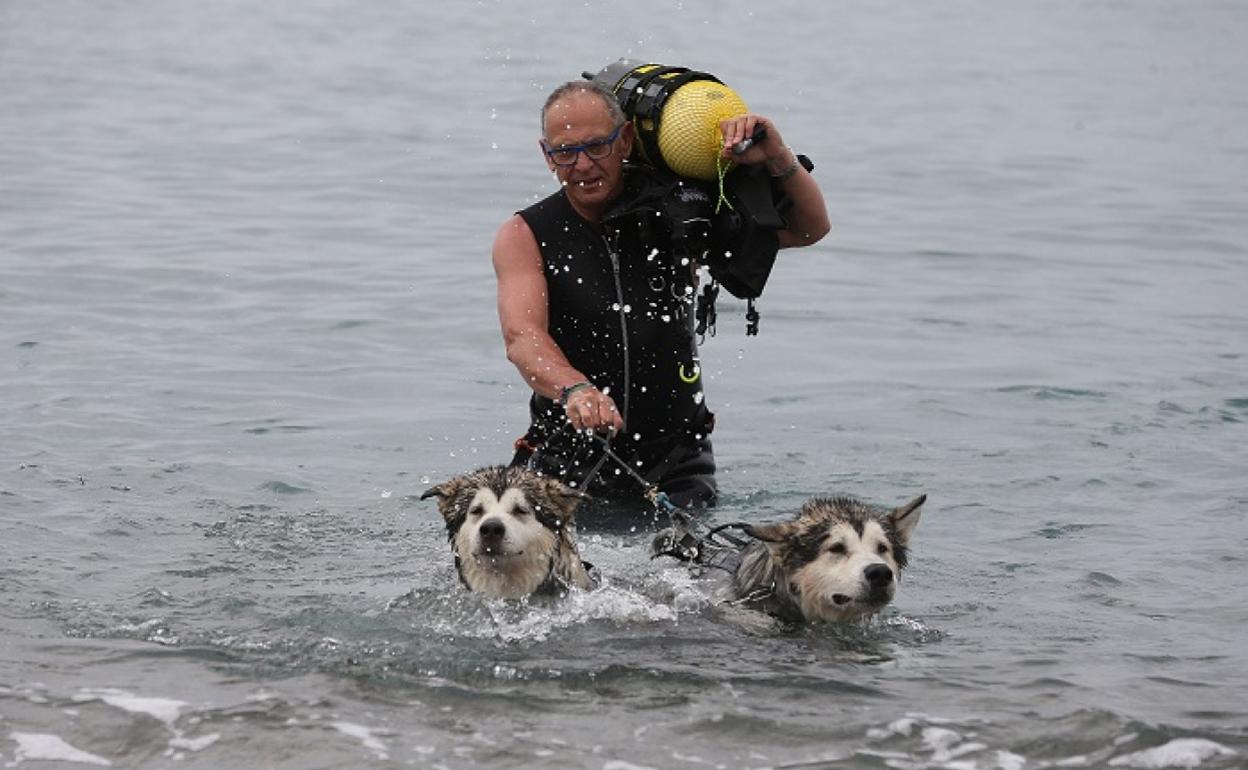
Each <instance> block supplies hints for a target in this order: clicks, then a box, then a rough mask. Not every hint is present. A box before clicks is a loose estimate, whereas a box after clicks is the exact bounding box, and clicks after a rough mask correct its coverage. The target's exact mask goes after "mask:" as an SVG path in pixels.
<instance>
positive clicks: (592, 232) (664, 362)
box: [513, 172, 716, 505]
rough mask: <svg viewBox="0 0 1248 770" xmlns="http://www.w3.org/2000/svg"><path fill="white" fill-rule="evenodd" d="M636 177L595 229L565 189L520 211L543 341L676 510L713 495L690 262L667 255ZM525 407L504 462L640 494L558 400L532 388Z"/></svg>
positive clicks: (608, 491)
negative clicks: (598, 399) (540, 297)
mask: <svg viewBox="0 0 1248 770" xmlns="http://www.w3.org/2000/svg"><path fill="white" fill-rule="evenodd" d="M644 183H645V180H644V178H642V177H641V174H640V173H639V172H637V173H633V174H630V175H628V176H626V178H625V190H624V192H623V193H621V195H620V197H619V199H617V202H616V204H615V205H613V207H612V209H611V210H610V211H608V213H607V214H606V216H604V217H603V221H602V224H601V225H596V224H593V223H591V222H588V221H586V220H585V219H583V218H581V216H580V215H579V214H577V213H576V211H575V209H573V208H572V205H571V203H569V202H568V199H567V196H566V195H564V193H563V191H562V190H560V191H559V192H557V193H555V194H553V195H551V196H550V197H548V198H546V199H544V200H542V201H540V202H538V203H536V204H534V205H532V206H530V207H529V208H527V209H525V210H523V211H521V212H519V213H520V216H521V218H523V219H524V221H525V223H526V224H528V226H529V228H530V229H531V230H532V231H533V235H534V236H535V237H536V239H537V243H538V246H539V248H540V250H541V254H542V264H543V267H544V268H545V273H546V285H547V300H548V308H549V326H548V331H549V333H550V335H551V337H552V338H553V339H554V341H555V343H556V344H557V345H558V346H559V349H560V350H561V351H563V353H564V355H565V356H567V358H568V360H569V362H571V364H572V366H574V367H576V369H578V370H579V371H580V372H581V373H582V374H584V375H585V376H586V378H587V379H588V380H589V381H590V382H592V383H593V384H594V385H595V386H597V387H598V388H599V389H600V390H602V391H604V392H606V393H608V394H609V395H610V396H611V398H612V399H614V401H615V403H616V406H617V407H618V408H619V409H620V411H621V414H622V416H623V418H624V425H625V427H624V430H623V431H622V433H621V434H620V435H619V436H616V437H615V439H613V440H612V442H611V449H612V452H613V453H614V454H615V455H617V456H618V457H620V458H622V459H624V460H626V461H628V463H629V465H630V467H631V468H632V469H633V470H635V471H637V472H638V473H640V474H641V475H642V476H644V477H645V478H646V479H647V481H649V482H651V483H657V484H658V485H659V488H660V489H661V490H662V491H664V492H666V493H667V494H668V497H669V498H670V499H672V501H673V502H675V503H677V504H678V505H688V504H693V505H707V504H710V503H712V502H713V500H714V496H715V490H716V487H715V479H714V473H715V460H714V456H713V454H712V451H711V444H710V439H709V438H708V434H709V433H710V430H711V428H712V427H713V416H712V415H711V413H710V412H709V411H708V410H707V408H706V405H705V404H704V403H703V393H702V377H701V367H700V364H699V363H698V354H697V344H696V340H695V335H694V326H693V307H694V294H695V287H694V268H693V267H692V265H691V264H690V262H689V260H688V259H686V258H684V257H681V256H679V255H676V254H674V253H673V250H672V248H671V247H670V245H669V244H670V238H669V237H668V234H667V226H666V223H665V222H664V220H663V218H662V217H661V216H659V215H658V209H657V208H656V207H655V206H653V205H652V204H649V203H646V202H645V200H644V196H638V195H636V194H635V188H636V187H638V186H639V185H644ZM639 197H640V198H641V202H639V200H638V199H639ZM530 414H531V417H532V424H531V426H530V428H529V432H528V434H527V435H526V436H525V438H524V439H522V440H521V441H520V442H517V447H518V451H517V455H516V459H515V460H513V463H521V462H526V461H529V460H530V455H533V454H535V455H536V456H535V457H533V459H532V462H533V463H534V464H535V465H536V467H537V468H538V469H540V470H542V471H543V472H546V473H549V474H551V475H557V476H559V477H561V478H562V479H564V480H565V481H567V482H569V483H574V484H576V485H577V486H578V487H582V488H584V489H585V490H586V491H587V492H589V493H590V494H591V495H596V496H597V495H605V496H607V497H615V496H620V495H627V494H630V493H632V494H635V493H637V492H640V491H642V490H641V487H640V484H639V482H638V481H637V480H636V479H634V478H633V477H632V476H631V475H630V474H628V473H626V472H623V471H621V470H619V469H618V467H617V464H616V462H615V461H614V460H612V459H611V458H609V457H607V456H606V455H605V453H604V452H603V451H602V450H601V444H600V443H599V442H598V441H597V440H595V439H593V438H591V437H588V436H584V435H583V434H579V433H577V432H575V431H574V430H573V429H572V427H571V426H570V424H569V423H568V422H567V418H566V417H565V415H564V410H563V407H562V406H559V405H558V404H556V403H554V402H553V401H551V400H550V399H548V398H545V397H542V396H539V395H537V394H534V395H533V398H532V399H531V401H530ZM534 450H535V451H534Z"/></svg>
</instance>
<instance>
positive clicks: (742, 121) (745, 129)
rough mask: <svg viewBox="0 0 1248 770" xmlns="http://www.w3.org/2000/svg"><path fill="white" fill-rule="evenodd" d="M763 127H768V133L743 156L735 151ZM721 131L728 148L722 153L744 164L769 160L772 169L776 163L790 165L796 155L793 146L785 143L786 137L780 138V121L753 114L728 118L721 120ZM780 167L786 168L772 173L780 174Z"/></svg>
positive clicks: (725, 146) (767, 161) (725, 145)
mask: <svg viewBox="0 0 1248 770" xmlns="http://www.w3.org/2000/svg"><path fill="white" fill-rule="evenodd" d="M759 126H762V127H763V128H765V129H767V134H766V136H764V137H763V138H762V140H761V141H759V142H757V143H755V144H754V145H752V146H751V147H750V148H749V149H748V150H746V151H745V152H743V153H741V154H740V155H737V154H736V153H734V152H733V151H732V148H733V147H736V146H737V145H738V144H739V143H741V142H742V141H744V140H746V139H748V138H750V137H752V136H754V131H755V130H756V129H757V128H758V127H759ZM719 130H720V132H721V133H723V135H724V148H723V151H722V152H721V153H720V154H721V155H722V156H723V157H725V158H727V159H729V160H734V161H736V162H737V163H740V164H742V165H744V166H749V165H753V164H755V163H764V162H766V163H768V169H769V170H771V166H772V165H780V164H786V165H787V163H788V162H789V161H790V160H791V159H792V157H793V154H792V153H791V152H790V151H789V148H788V147H786V146H785V144H784V139H782V138H781V137H780V131H779V130H778V129H777V128H776V124H775V123H772V122H771V121H770V120H768V119H767V118H765V117H763V116H762V115H753V114H749V115H738V116H737V117H735V118H725V119H724V120H721V121H719ZM780 170H782V169H776V170H772V173H778V172H779V171H780Z"/></svg>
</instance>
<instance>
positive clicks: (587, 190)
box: [542, 91, 633, 219]
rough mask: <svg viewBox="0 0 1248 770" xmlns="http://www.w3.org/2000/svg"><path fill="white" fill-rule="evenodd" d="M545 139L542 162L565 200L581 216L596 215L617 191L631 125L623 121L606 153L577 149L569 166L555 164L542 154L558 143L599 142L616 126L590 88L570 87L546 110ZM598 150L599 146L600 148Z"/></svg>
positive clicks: (578, 144) (601, 211)
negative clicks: (592, 153)
mask: <svg viewBox="0 0 1248 770" xmlns="http://www.w3.org/2000/svg"><path fill="white" fill-rule="evenodd" d="M545 128H546V142H545V144H544V145H543V147H542V153H543V155H545V157H546V165H547V166H548V167H549V168H550V170H551V171H553V172H554V173H555V175H556V176H557V177H558V178H559V181H560V183H562V184H563V186H564V189H566V190H567V195H568V200H569V201H571V203H572V206H573V208H575V209H576V210H577V212H578V213H580V214H581V215H582V216H586V217H588V218H590V219H597V218H598V217H599V216H601V215H602V213H603V212H604V211H605V210H606V208H607V204H609V203H610V202H611V199H612V198H614V197H615V195H616V193H618V192H619V187H620V181H621V179H622V178H623V176H624V169H623V167H624V158H625V157H627V156H628V153H629V151H631V150H632V147H633V133H632V131H633V126H632V124H631V123H625V124H624V125H623V126H622V127H618V128H619V129H620V131H619V135H618V136H617V137H616V139H615V141H614V142H612V144H611V148H610V154H609V155H607V156H606V157H605V158H599V159H597V160H595V159H593V158H591V157H589V153H586V152H578V153H577V154H576V161H575V162H574V163H573V164H572V165H569V166H562V165H557V164H556V163H555V162H554V161H553V160H552V159H551V157H550V155H548V154H546V151H547V150H548V149H549V150H558V149H559V148H561V147H576V146H580V145H585V144H589V143H592V142H601V141H603V140H605V139H608V138H610V136H611V135H612V134H613V133H614V132H615V130H616V128H617V126H616V124H615V123H613V122H612V120H611V113H610V111H609V110H608V109H607V106H606V105H605V104H603V102H602V99H601V97H599V96H598V95H597V94H595V93H593V92H590V91H574V92H572V93H570V94H568V95H567V96H564V97H563V98H562V99H560V100H559V101H557V102H555V103H554V104H552V105H551V106H550V108H549V109H547V110H546V126H545ZM600 151H601V150H600Z"/></svg>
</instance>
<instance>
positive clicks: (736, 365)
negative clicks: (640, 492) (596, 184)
mask: <svg viewBox="0 0 1248 770" xmlns="http://www.w3.org/2000/svg"><path fill="white" fill-rule="evenodd" d="M1245 40H1248V5H1246V4H1244V3H1241V2H1216V1H1214V0H1209V1H1207V2H1204V1H1199V0H1198V1H1195V2H1187V3H1176V2H1162V1H1161V0H1141V1H1140V2H1121V1H1119V0H1112V1H1111V0H1086V1H1085V0H1080V1H1076V0H1046V1H1044V2H1040V1H1036V2H1016V3H1001V2H992V1H991V0H951V1H950V2H940V3H926V2H917V1H915V0H902V2H897V3H871V2H865V0H854V1H853V2H829V3H821V4H815V3H797V2H776V3H762V4H760V3H753V2H744V1H742V0H728V2H721V3H715V4H713V5H712V4H707V3H692V2H684V3H675V4H672V3H661V2H652V1H651V0H642V1H640V2H632V3H617V4H608V3H605V2H602V1H601V0H589V1H588V2H583V3H566V4H555V3H503V2H498V1H493V0H491V1H486V0H477V1H476V2H464V3H459V4H453V3H436V4H435V3H422V4H418V3H411V2H409V3H380V2H362V3H358V2H357V3H350V2H335V1H333V0H317V1H315V2H294V1H293V0H273V1H272V2H264V3H249V2H239V1H238V0H221V1H220V2H203V3H192V2H189V1H187V0H173V1H172V2H154V1H152V0H135V1H133V2H120V0H98V1H95V2H87V1H86V0H78V1H75V0H49V1H48V2H19V1H18V0H11V1H5V2H0V624H2V625H0V765H3V766H5V767H14V766H17V767H31V768H43V767H65V768H74V767H84V766H111V767H118V768H291V769H299V770H306V769H309V768H365V767H367V768H374V767H375V768H382V767H430V768H593V769H594V770H639V769H642V768H764V767H770V768H831V767H837V768H841V767H844V768H953V769H955V770H972V769H987V768H1000V769H1001V770H1022V769H1023V768H1043V767H1063V768H1067V767H1075V768H1081V767H1093V768H1100V767H1126V768H1166V767H1184V768H1192V767H1199V768H1204V769H1209V768H1232V767H1244V766H1246V765H1248V759H1246V757H1248V633H1246V632H1248V603H1246V600H1245V574H1248V570H1246V569H1245V567H1246V561H1248V523H1246V521H1245V518H1246V514H1248V451H1246V444H1248V430H1246V429H1245V428H1246V427H1248V425H1246V424H1248V301H1246V300H1245V297H1246V296H1248V79H1245V74H1244V73H1245V72H1246V71H1248V46H1245V44H1244V41H1245ZM618 57H629V58H635V59H642V60H649V61H655V62H660V63H665V64H677V65H685V66H690V67H695V68H699V69H704V70H707V71H709V72H712V73H715V74H716V75H718V76H719V77H720V78H721V79H722V80H724V81H725V82H726V83H728V84H729V85H730V86H732V87H733V88H734V89H735V90H737V91H738V92H739V93H740V94H741V95H742V97H743V98H744V99H745V101H746V102H747V103H748V104H749V105H750V107H751V109H753V110H755V111H757V112H760V113H763V114H766V115H769V116H771V117H773V118H774V119H775V120H776V122H777V124H778V126H779V128H780V130H781V131H782V133H783V136H784V138H785V140H786V141H787V142H788V143H789V144H791V145H792V146H794V148H795V149H797V150H798V151H800V152H804V153H807V154H809V155H810V156H811V157H812V158H813V159H814V160H815V162H816V164H817V167H816V170H815V173H816V176H817V178H818V179H819V181H820V184H821V185H822V187H823V190H824V192H825V194H826V197H827V199H828V203H829V209H830V212H831V214H832V218H833V220H834V223H835V227H836V229H835V231H834V232H833V234H832V235H831V236H829V237H828V238H827V239H826V240H824V241H823V242H821V243H819V244H818V245H816V246H815V247H812V248H809V249H804V250H800V251H797V252H791V253H785V254H782V256H781V259H780V262H779V264H778V266H777V268H776V270H775V273H774V274H773V277H772V280H771V283H770V284H769V286H768V289H767V292H766V294H765V295H764V297H763V300H762V302H761V303H760V307H761V310H762V323H761V333H760V334H759V336H757V337H746V336H745V333H744V327H745V320H744V306H743V303H740V302H737V301H736V300H732V299H730V298H729V299H728V300H727V301H721V306H720V323H719V330H718V334H717V336H715V337H714V338H711V339H708V340H707V342H706V344H705V345H704V347H703V348H702V360H703V365H704V369H705V374H706V377H707V384H706V389H707V394H708V403H709V404H710V406H711V407H712V409H714V410H715V411H716V412H717V414H718V417H719V423H718V428H717V430H716V435H715V444H716V449H717V455H718V459H719V462H720V468H721V488H722V493H723V499H722V502H721V505H720V506H719V507H718V508H717V509H716V510H715V511H714V512H713V513H712V515H711V517H710V519H709V521H710V522H712V523H722V522H728V521H734V520H747V521H768V520H775V519H779V518H782V517H787V516H789V515H791V514H792V513H793V512H794V511H795V510H796V508H797V507H798V506H799V505H800V504H801V503H802V501H804V500H805V499H807V498H808V497H811V496H814V495H829V494H848V495H856V496H860V497H863V498H865V499H868V500H872V501H874V502H878V503H884V504H890V505H895V504H899V503H900V502H903V501H904V500H907V499H909V498H910V497H912V496H914V495H916V494H919V493H926V494H927V495H928V503H927V506H926V508H925V511H924V514H923V520H922V522H921V524H920V525H919V527H918V531H917V533H916V541H915V543H914V548H913V551H912V566H911V569H910V570H909V571H908V572H907V573H906V576H905V579H904V580H903V582H902V586H901V589H900V591H899V595H898V598H897V600H896V602H895V603H894V605H893V606H892V607H890V608H889V609H888V611H887V612H885V613H884V616H883V617H882V618H880V619H878V620H877V621H875V622H873V623H869V624H865V625H861V626H850V627H843V628H806V629H800V630H775V629H766V628H754V627H752V626H749V625H746V624H742V623H739V622H731V619H729V618H725V616H724V615H723V614H722V613H721V612H719V611H717V609H716V608H715V607H713V606H712V605H711V604H710V602H709V600H708V598H707V590H706V585H705V584H704V583H703V582H702V581H701V580H700V579H696V578H694V577H693V576H691V575H690V574H689V573H688V572H687V571H686V570H685V569H683V568H682V567H680V566H678V565H675V564H672V563H667V562H664V561H649V560H648V559H647V548H648V545H649V540H650V534H651V533H650V532H648V531H644V530H637V531H630V530H629V529H627V528H614V529H613V528H610V527H605V528H603V529H600V530H593V529H591V530H588V531H582V532H581V543H582V551H583V553H584V555H585V556H586V558H588V559H589V560H591V561H593V562H595V563H596V564H597V565H598V566H599V568H600V569H601V570H602V572H603V574H604V579H605V581H604V582H605V584H604V586H603V587H602V588H601V589H600V590H598V591H595V592H592V593H587V594H576V595H573V596H571V597H569V598H568V599H566V600H565V601H562V602H551V603H544V602H534V603H532V604H509V603H499V602H489V601H483V600H481V599H479V598H476V597H473V596H470V595H468V594H467V593H465V592H464V591H463V590H462V589H461V588H460V587H459V585H458V583H457V581H456V578H455V575H454V570H453V567H452V564H451V559H450V553H449V550H448V548H447V545H446V539H445V534H444V530H443V528H442V525H441V522H440V519H439V517H438V516H437V514H436V511H435V509H434V507H433V506H432V505H431V504H430V503H429V502H428V501H424V502H422V501H420V500H419V495H420V493H421V492H422V491H424V489H426V488H427V487H428V486H429V485H430V484H431V483H435V482H438V481H441V480H444V479H446V478H448V477H450V476H452V475H454V474H457V473H460V472H464V471H467V470H471V469H473V468H476V467H479V466H482V465H487V464H492V463H497V462H503V461H506V460H507V459H508V458H509V457H510V452H511V444H512V441H513V440H514V439H515V438H516V437H517V436H518V435H520V433H521V432H522V431H523V429H524V427H525V424H526V420H527V413H526V408H525V400H526V395H527V394H526V390H525V388H524V385H523V383H522V382H521V381H520V378H519V376H518V375H517V374H516V372H515V371H514V369H513V368H512V367H511V366H510V364H508V362H507V361H506V359H505V357H504V354H503V349H502V344H501V339H500V336H499V332H498V322H497V318H496V315H495V307H494V279H493V272H492V269H491V266H490V260H489V251H490V245H491V241H492V239H493V234H494V232H495V230H496V228H497V227H498V225H499V224H500V223H501V222H502V221H503V220H504V219H505V218H506V217H507V216H509V215H510V214H511V212H513V211H514V210H516V209H517V208H520V207H523V206H524V205H527V203H528V202H530V201H533V200H536V199H538V198H540V197H543V196H545V195H547V194H549V193H550V192H551V191H553V190H554V189H555V185H554V182H553V180H552V179H551V178H550V176H549V174H548V173H547V172H546V169H545V166H544V164H543V162H542V158H541V156H540V155H539V154H538V149H537V145H536V139H537V129H538V126H537V111H538V108H539V106H540V103H541V101H542V99H543V97H544V96H545V94H546V93H547V92H548V91H549V90H550V89H551V88H552V87H553V86H554V85H556V84H557V83H559V82H561V81H563V80H566V79H570V78H574V77H577V76H579V74H580V73H581V71H582V70H597V69H598V68H600V67H602V66H604V65H606V64H608V63H609V62H611V61H613V60H614V59H616V58H618Z"/></svg>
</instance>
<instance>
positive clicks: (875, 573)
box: [862, 564, 893, 588]
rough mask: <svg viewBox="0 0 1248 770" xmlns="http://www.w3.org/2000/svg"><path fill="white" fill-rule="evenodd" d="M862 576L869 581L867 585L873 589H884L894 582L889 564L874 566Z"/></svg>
mask: <svg viewBox="0 0 1248 770" xmlns="http://www.w3.org/2000/svg"><path fill="white" fill-rule="evenodd" d="M862 574H863V577H865V578H866V579H867V585H869V586H871V587H872V588H882V587H884V586H886V585H888V584H889V583H891V582H893V571H892V570H891V569H889V568H888V565H887V564H872V565H871V566H870V567H867V568H866V570H864V571H863V573H862Z"/></svg>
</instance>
